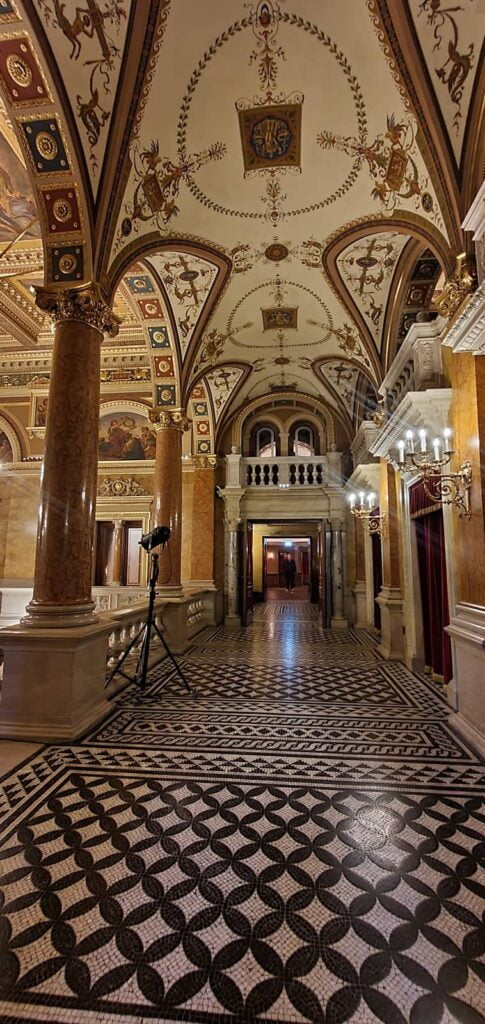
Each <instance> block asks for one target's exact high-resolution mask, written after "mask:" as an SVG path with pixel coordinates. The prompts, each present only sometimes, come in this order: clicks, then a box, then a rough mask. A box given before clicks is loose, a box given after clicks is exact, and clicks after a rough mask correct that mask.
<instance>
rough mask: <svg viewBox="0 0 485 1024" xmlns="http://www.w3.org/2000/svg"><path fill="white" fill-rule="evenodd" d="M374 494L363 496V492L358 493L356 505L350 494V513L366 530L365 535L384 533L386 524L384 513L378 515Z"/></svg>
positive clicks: (354, 497) (352, 495)
mask: <svg viewBox="0 0 485 1024" xmlns="http://www.w3.org/2000/svg"><path fill="white" fill-rule="evenodd" d="M375 497H376V496H375V494H372V492H371V493H370V494H367V495H366V494H365V493H364V491H359V504H358V505H356V500H357V498H356V495H355V494H350V495H349V501H350V511H351V513H352V515H353V516H355V518H356V519H360V522H361V523H362V525H363V526H364V528H365V529H366V530H367V533H379V534H382V533H384V529H385V524H386V519H387V516H386V513H385V512H383V513H382V515H380V514H379V512H378V508H377V506H376V502H375Z"/></svg>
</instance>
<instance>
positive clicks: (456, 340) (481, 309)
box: [442, 281, 485, 355]
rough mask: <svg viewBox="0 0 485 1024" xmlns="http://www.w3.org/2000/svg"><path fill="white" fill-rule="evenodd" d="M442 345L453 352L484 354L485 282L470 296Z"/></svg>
mask: <svg viewBox="0 0 485 1024" xmlns="http://www.w3.org/2000/svg"><path fill="white" fill-rule="evenodd" d="M442 344H443V345H446V347H447V348H451V349H453V352H476V353H477V355H483V354H484V353H485V281H484V282H483V284H481V285H480V287H479V288H477V290H476V292H474V293H473V295H470V296H469V298H468V302H467V304H466V306H465V308H464V309H463V311H462V313H460V314H459V315H458V316H457V317H456V318H455V320H454V321H453V323H452V325H451V327H450V329H449V331H448V332H447V334H445V336H444V338H443V341H442Z"/></svg>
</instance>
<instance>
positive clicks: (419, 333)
mask: <svg viewBox="0 0 485 1024" xmlns="http://www.w3.org/2000/svg"><path fill="white" fill-rule="evenodd" d="M443 330H444V321H443V320H442V319H441V318H440V317H438V318H437V319H436V320H432V321H430V322H425V323H414V324H412V325H411V327H410V328H409V330H408V333H407V334H406V337H405V339H404V341H403V343H402V345H401V348H400V349H399V352H398V354H397V356H396V358H395V359H394V361H393V363H392V366H391V369H390V370H389V373H388V374H387V376H386V377H385V378H384V380H383V382H382V384H381V386H380V388H379V394H380V395H382V397H383V399H384V407H385V410H386V412H387V413H390V414H391V415H392V413H393V412H395V410H396V409H397V407H398V406H399V404H400V403H401V402H402V400H403V398H404V397H405V396H406V395H407V394H408V392H410V391H427V390H429V389H430V388H440V387H442V386H443V364H442V358H441V342H442V333H443Z"/></svg>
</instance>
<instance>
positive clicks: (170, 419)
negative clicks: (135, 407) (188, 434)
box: [149, 409, 192, 433]
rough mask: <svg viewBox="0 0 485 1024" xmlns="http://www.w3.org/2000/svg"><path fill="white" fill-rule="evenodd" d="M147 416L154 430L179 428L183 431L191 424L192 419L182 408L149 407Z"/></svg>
mask: <svg viewBox="0 0 485 1024" xmlns="http://www.w3.org/2000/svg"><path fill="white" fill-rule="evenodd" d="M149 417H150V420H151V422H152V423H153V424H154V426H155V430H180V431H182V433H183V432H184V431H186V430H189V429H190V427H191V425H192V420H189V418H188V417H187V416H186V415H185V413H184V412H183V411H182V409H151V410H150V412H149Z"/></svg>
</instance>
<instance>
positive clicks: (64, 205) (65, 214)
mask: <svg viewBox="0 0 485 1024" xmlns="http://www.w3.org/2000/svg"><path fill="white" fill-rule="evenodd" d="M52 212H53V214H54V217H55V218H56V220H57V221H59V224H65V223H66V221H68V220H70V219H71V217H72V206H71V203H70V202H69V200H68V199H56V200H55V201H54V204H53V207H52Z"/></svg>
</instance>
